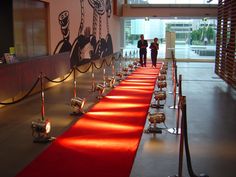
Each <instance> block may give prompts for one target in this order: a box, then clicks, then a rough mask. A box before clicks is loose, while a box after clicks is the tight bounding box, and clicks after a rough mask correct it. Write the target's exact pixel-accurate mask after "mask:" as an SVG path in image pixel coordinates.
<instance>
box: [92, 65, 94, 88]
mask: <svg viewBox="0 0 236 177" xmlns="http://www.w3.org/2000/svg"><path fill="white" fill-rule="evenodd" d="M93 65H94V63H93V62H92V92H95V77H94V68H93V67H94V66H93Z"/></svg>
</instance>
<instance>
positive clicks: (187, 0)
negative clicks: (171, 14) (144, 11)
mask: <svg viewBox="0 0 236 177" xmlns="http://www.w3.org/2000/svg"><path fill="white" fill-rule="evenodd" d="M128 4H218V0H197V1H196V0H158V1H157V0H128Z"/></svg>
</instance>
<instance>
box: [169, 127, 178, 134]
mask: <svg viewBox="0 0 236 177" xmlns="http://www.w3.org/2000/svg"><path fill="white" fill-rule="evenodd" d="M167 131H168V132H169V133H171V134H175V135H180V134H181V128H178V130H177V128H169V129H168V130H167Z"/></svg>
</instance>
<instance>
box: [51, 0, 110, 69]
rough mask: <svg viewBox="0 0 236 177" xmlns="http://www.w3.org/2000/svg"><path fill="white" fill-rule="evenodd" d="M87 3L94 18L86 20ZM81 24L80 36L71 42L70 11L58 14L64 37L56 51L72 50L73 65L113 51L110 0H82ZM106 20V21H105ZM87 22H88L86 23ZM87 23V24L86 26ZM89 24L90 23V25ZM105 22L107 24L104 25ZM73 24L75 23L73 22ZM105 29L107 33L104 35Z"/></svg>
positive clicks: (79, 28) (71, 59)
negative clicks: (110, 29)
mask: <svg viewBox="0 0 236 177" xmlns="http://www.w3.org/2000/svg"><path fill="white" fill-rule="evenodd" d="M85 3H87V4H86V5H88V6H89V12H87V13H90V14H91V13H92V20H91V19H90V20H89V21H86V20H87V18H86V12H85V7H84V5H85ZM79 8H80V12H81V13H80V17H79V18H78V19H80V25H79V27H78V36H77V37H76V39H74V41H73V43H72V44H70V41H69V39H70V30H69V12H68V11H67V10H65V11H63V12H61V13H60V14H59V16H58V19H59V23H60V25H61V33H62V35H63V39H62V40H61V41H59V43H58V44H57V46H56V48H55V50H54V54H55V53H62V52H66V51H70V63H71V67H73V66H75V65H76V66H78V65H81V64H84V63H87V62H88V61H90V60H93V59H99V58H102V57H105V56H108V55H111V54H112V53H113V43H112V37H111V34H110V32H109V18H110V17H111V1H110V0H87V1H85V0H80V7H79ZM104 20H105V21H104ZM85 22H86V23H85ZM85 24H87V26H85ZM88 24H89V25H88ZM104 24H105V25H104ZM71 26H73V24H71ZM104 30H105V33H106V35H105V36H104Z"/></svg>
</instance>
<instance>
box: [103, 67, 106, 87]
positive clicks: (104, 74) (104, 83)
mask: <svg viewBox="0 0 236 177" xmlns="http://www.w3.org/2000/svg"><path fill="white" fill-rule="evenodd" d="M103 86H104V87H106V68H105V65H104V68H103Z"/></svg>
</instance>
